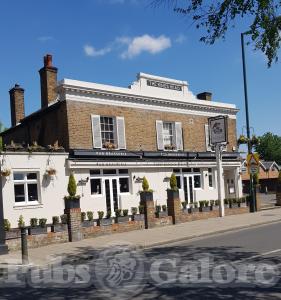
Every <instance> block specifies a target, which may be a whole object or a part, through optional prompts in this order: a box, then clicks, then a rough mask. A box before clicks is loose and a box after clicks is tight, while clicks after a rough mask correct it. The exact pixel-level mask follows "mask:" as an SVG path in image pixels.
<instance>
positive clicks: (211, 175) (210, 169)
mask: <svg viewBox="0 0 281 300" xmlns="http://www.w3.org/2000/svg"><path fill="white" fill-rule="evenodd" d="M208 180H209V187H210V188H213V187H214V180H213V170H212V168H209V169H208Z"/></svg>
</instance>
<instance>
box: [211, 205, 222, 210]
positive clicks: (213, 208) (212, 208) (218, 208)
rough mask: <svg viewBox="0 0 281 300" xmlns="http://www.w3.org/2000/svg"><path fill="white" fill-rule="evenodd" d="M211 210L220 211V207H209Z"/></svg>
mask: <svg viewBox="0 0 281 300" xmlns="http://www.w3.org/2000/svg"><path fill="white" fill-rule="evenodd" d="M210 209H211V210H220V207H219V206H218V205H214V206H210Z"/></svg>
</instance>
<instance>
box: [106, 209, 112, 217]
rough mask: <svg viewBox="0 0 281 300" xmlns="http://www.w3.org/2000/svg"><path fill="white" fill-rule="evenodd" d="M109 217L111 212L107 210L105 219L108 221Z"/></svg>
mask: <svg viewBox="0 0 281 300" xmlns="http://www.w3.org/2000/svg"><path fill="white" fill-rule="evenodd" d="M110 217H111V210H108V211H107V213H106V218H107V219H109V218H110Z"/></svg>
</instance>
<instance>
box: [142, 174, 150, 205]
mask: <svg viewBox="0 0 281 300" xmlns="http://www.w3.org/2000/svg"><path fill="white" fill-rule="evenodd" d="M139 193H140V199H141V202H146V201H153V190H151V189H150V188H149V183H148V180H147V179H146V177H143V180H142V191H140V192H139Z"/></svg>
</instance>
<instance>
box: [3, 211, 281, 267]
mask: <svg viewBox="0 0 281 300" xmlns="http://www.w3.org/2000/svg"><path fill="white" fill-rule="evenodd" d="M277 222H281V209H280V208H279V209H272V210H266V211H260V212H257V213H247V214H241V215H233V216H226V217H224V218H210V219H206V220H198V221H193V222H187V223H182V224H178V225H171V226H165V227H158V228H153V229H147V230H145V229H144V230H137V231H130V232H125V233H116V234H111V235H105V236H100V237H95V238H90V239H85V240H82V241H79V242H73V243H63V244H55V245H49V246H44V247H40V248H35V249H29V251H28V252H29V262H30V264H32V265H37V266H44V265H47V264H48V263H49V262H50V261H51V260H55V259H56V258H58V257H59V256H64V257H71V258H72V260H73V262H75V261H78V260H79V259H82V257H81V255H82V254H81V253H83V258H85V259H87V251H85V249H90V250H99V249H102V248H104V247H108V245H110V244H131V245H134V246H137V247H140V248H151V247H155V246H160V245H165V244H169V243H174V242H180V241H185V240H190V239H193V238H197V237H204V236H211V235H214V234H219V233H224V232H231V231H235V230H239V229H244V228H251V227H255V226H259V225H264V224H271V223H277ZM90 250H89V253H90V252H91V251H90ZM7 263H12V264H21V253H20V252H10V253H9V254H7V255H1V256H0V265H2V266H3V265H5V264H7Z"/></svg>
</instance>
